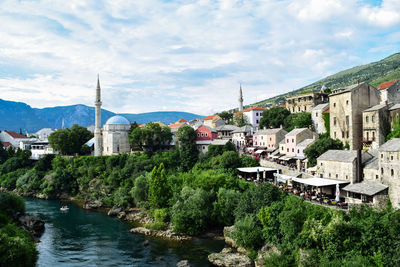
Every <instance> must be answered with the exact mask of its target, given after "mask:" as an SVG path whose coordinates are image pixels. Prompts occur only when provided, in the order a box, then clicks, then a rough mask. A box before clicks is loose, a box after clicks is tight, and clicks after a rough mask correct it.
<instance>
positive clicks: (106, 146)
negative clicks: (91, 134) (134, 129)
mask: <svg viewBox="0 0 400 267" xmlns="http://www.w3.org/2000/svg"><path fill="white" fill-rule="evenodd" d="M130 129H131V124H130V123H129V121H128V120H127V119H126V118H124V117H122V116H119V115H117V116H113V117H111V118H109V119H108V120H107V122H106V124H104V126H103V130H102V139H103V153H102V154H103V155H105V156H106V155H119V154H122V153H129V152H130V145H129V131H130Z"/></svg>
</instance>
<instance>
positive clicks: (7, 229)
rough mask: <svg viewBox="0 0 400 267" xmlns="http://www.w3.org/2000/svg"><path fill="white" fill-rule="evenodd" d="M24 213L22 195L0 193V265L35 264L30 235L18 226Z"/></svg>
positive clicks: (34, 253) (33, 247)
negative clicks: (19, 219)
mask: <svg viewBox="0 0 400 267" xmlns="http://www.w3.org/2000/svg"><path fill="white" fill-rule="evenodd" d="M24 213H25V203H24V200H23V199H22V197H20V196H17V195H15V194H12V193H8V192H3V193H0V267H2V266H35V265H36V260H37V257H38V252H37V250H36V246H35V243H34V240H33V238H32V236H31V235H30V234H29V233H28V232H27V231H26V230H24V229H22V228H20V227H19V224H20V223H19V221H18V218H19V217H20V216H21V215H23V214H24Z"/></svg>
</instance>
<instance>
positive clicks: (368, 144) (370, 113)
mask: <svg viewBox="0 0 400 267" xmlns="http://www.w3.org/2000/svg"><path fill="white" fill-rule="evenodd" d="M390 106H391V105H388V104H386V103H384V104H378V105H375V106H373V107H371V108H368V109H366V110H364V111H363V119H362V121H363V123H362V126H363V138H362V143H363V147H364V148H372V149H377V148H378V147H379V146H380V145H382V144H383V143H385V137H386V135H387V134H388V133H389V132H390V121H389V111H388V109H389V107H390Z"/></svg>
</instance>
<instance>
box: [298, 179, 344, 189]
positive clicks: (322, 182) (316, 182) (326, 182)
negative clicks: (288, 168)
mask: <svg viewBox="0 0 400 267" xmlns="http://www.w3.org/2000/svg"><path fill="white" fill-rule="evenodd" d="M293 181H294V182H297V183H301V184H306V185H311V186H316V187H324V186H332V185H336V184H349V183H350V182H348V181H341V180H333V179H326V178H318V177H313V178H293Z"/></svg>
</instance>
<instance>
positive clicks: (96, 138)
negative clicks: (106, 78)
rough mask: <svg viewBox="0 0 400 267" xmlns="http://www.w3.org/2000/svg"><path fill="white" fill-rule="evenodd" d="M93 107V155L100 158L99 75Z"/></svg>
mask: <svg viewBox="0 0 400 267" xmlns="http://www.w3.org/2000/svg"><path fill="white" fill-rule="evenodd" d="M94 106H95V113H96V117H95V126H94V155H95V156H101V154H102V149H103V142H102V141H103V140H102V136H101V95H100V80H99V75H97V88H96V100H95V101H94Z"/></svg>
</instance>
